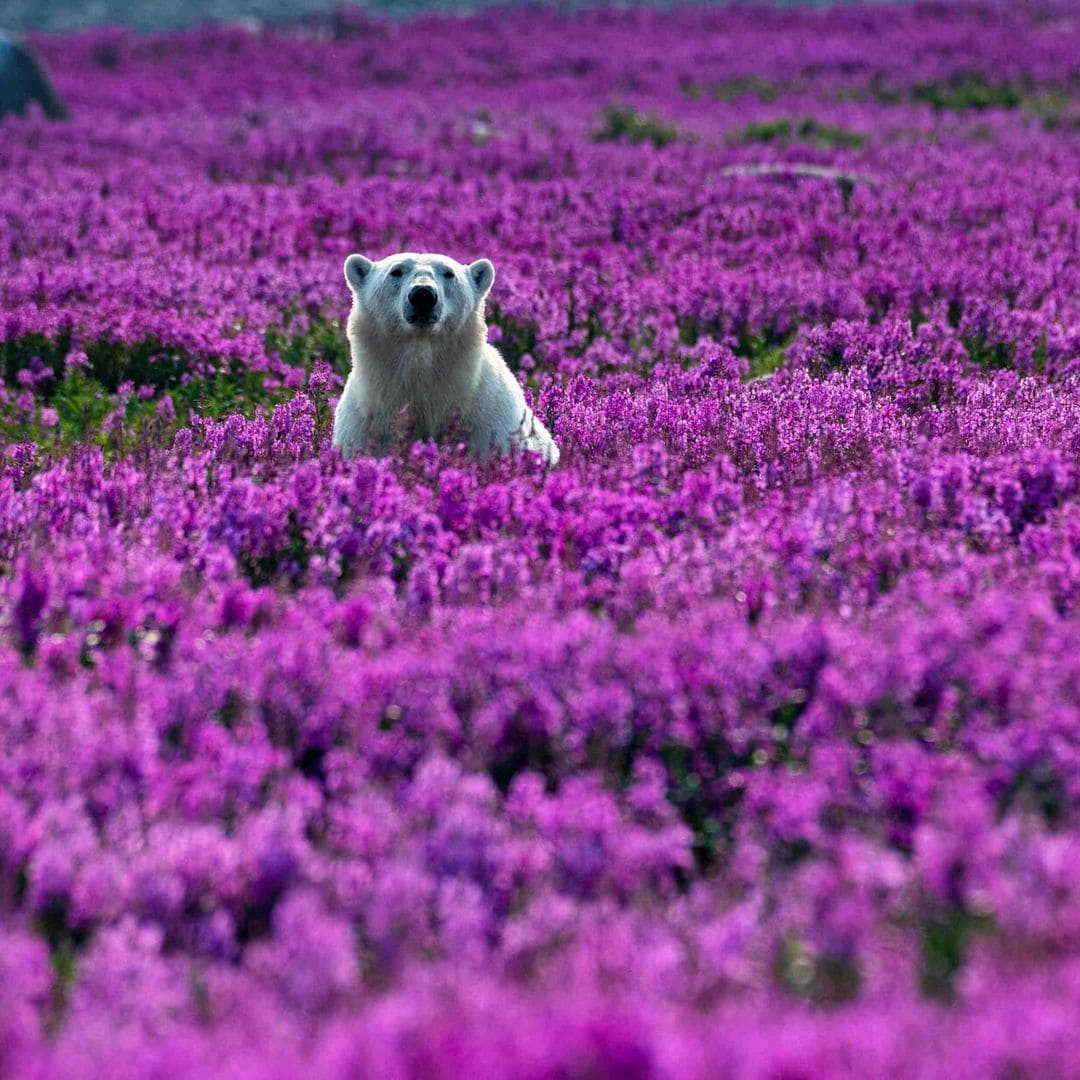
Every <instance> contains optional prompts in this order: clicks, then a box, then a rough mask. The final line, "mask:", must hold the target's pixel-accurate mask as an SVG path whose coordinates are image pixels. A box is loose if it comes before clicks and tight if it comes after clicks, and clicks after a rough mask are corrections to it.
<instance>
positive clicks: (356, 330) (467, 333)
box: [334, 251, 559, 465]
mask: <svg viewBox="0 0 1080 1080" xmlns="http://www.w3.org/2000/svg"><path fill="white" fill-rule="evenodd" d="M345 280H346V281H347V282H348V284H349V288H350V289H351V290H352V294H353V306H352V313H351V314H350V316H349V324H348V331H347V332H348V338H349V345H350V347H351V350H352V372H351V373H350V375H349V378H348V381H347V382H346V383H345V389H344V391H343V392H342V395H341V400H340V401H339V402H338V406H337V411H336V412H335V414H334V445H335V446H337V447H340V448H341V450H342V452H343V453H344V454H345V456H346V457H351V456H352V455H353V454H355V453H357V452H358V451H367V452H373V453H377V454H380V453H385V452H386V450H387V449H388V447H389V444H390V441H391V438H392V435H393V429H394V426H395V424H396V423H397V421H398V418H399V417H400V416H401V414H402V412H403V410H407V411H408V413H409V417H410V419H411V420H412V423H413V424H414V425H415V431H416V434H417V435H418V436H419V437H421V438H432V439H437V438H438V437H439V436H440V435H441V434H442V433H443V432H444V431H445V430H446V428H447V426H448V425H449V424H450V423H451V421H455V422H459V423H460V424H461V425H462V428H463V432H464V434H465V436H466V437H467V439H468V445H469V450H470V452H471V453H472V454H474V455H476V456H478V457H483V456H485V455H487V454H488V453H490V452H491V451H493V450H500V451H502V452H504V453H505V452H507V451H509V450H511V449H512V448H518V449H522V450H538V451H540V452H541V453H542V454H543V455H544V458H545V460H546V461H547V463H548V464H549V465H554V464H556V462H558V460H559V450H558V447H557V446H556V445H555V443H554V441H553V440H552V438H551V435H550V433H549V432H548V430H547V428H545V427H544V425H543V424H542V423H541V422H540V421H539V420H538V419H537V418H536V417H535V416H534V415H533V411H532V409H530V408H529V407H528V405H526V403H525V395H524V393H522V390H521V387H520V386H519V385H518V382H517V379H515V378H514V376H513V374H512V372H511V371H510V369H509V368H508V367H507V366H506V361H505V360H503V358H502V356H500V355H499V352H498V350H497V349H495V348H494V347H493V346H491V345H489V344H488V342H487V324H486V322H485V321H484V298H485V297H486V296H487V294H488V291H489V290H490V288H491V285H492V282H493V281H494V280H495V268H494V267H493V266H492V265H491V262H490V261H489V260H487V259H478V260H477V261H476V262H474V263H470V264H469V265H468V266H463V265H462V264H461V263H458V262H455V261H454V260H453V259H450V258H448V257H447V256H445V255H433V254H418V253H416V252H409V251H405V252H401V253H399V254H397V255H390V256H388V257H387V258H385V259H381V260H379V261H378V262H372V260H370V259H367V258H365V257H364V256H363V255H350V256H349V257H348V258H347V259H346V260H345ZM414 301H415V303H414Z"/></svg>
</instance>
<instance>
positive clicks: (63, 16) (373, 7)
mask: <svg viewBox="0 0 1080 1080" xmlns="http://www.w3.org/2000/svg"><path fill="white" fill-rule="evenodd" d="M599 2H600V0H557V2H556V3H538V2H537V0H365V2H363V3H355V2H354V3H341V2H340V0H339V2H334V0H138V2H133V0H0V32H3V31H5V30H6V31H8V32H14V33H29V32H39V33H41V32H44V33H70V32H73V31H78V30H86V29H90V28H91V27H95V26H126V27H130V28H131V29H134V30H172V29H180V28H183V27H190V26H197V25H199V24H200V23H206V22H213V23H235V22H245V21H257V22H265V23H289V22H296V21H299V20H304V19H309V18H318V17H324V16H331V15H333V14H334V13H335V12H336V11H342V10H351V11H366V12H369V13H370V14H372V15H380V16H386V17H390V18H407V17H408V16H411V15H419V14H421V13H424V12H444V13H450V12H461V13H465V12H470V11H476V10H479V9H482V8H487V7H527V6H535V7H558V8H562V9H565V10H571V9H574V8H584V7H596V6H598V3H599ZM699 2H700V0H699ZM705 2H706V3H708V4H709V6H723V5H731V4H741V3H746V2H748V0H705ZM749 2H754V0H749ZM756 2H758V3H762V4H764V5H765V6H770V7H835V6H849V5H850V4H851V3H858V2H859V0H756ZM861 2H862V3H864V4H866V3H883V2H889V0H861ZM891 2H903V0H891ZM607 6H614V7H668V6H671V3H670V0H618V2H616V3H612V4H608V5H607Z"/></svg>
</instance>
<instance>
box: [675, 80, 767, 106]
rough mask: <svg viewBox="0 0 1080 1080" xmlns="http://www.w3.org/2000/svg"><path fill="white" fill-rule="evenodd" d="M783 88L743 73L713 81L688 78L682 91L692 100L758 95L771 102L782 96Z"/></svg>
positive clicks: (724, 99)
mask: <svg viewBox="0 0 1080 1080" xmlns="http://www.w3.org/2000/svg"><path fill="white" fill-rule="evenodd" d="M782 89H783V88H782V87H780V86H779V85H778V84H776V83H771V82H769V81H768V80H767V79H762V78H760V77H759V76H757V75H741V76H739V77H737V78H734V79H722V80H721V81H720V82H712V83H699V82H694V81H693V80H691V79H687V80H685V81H684V82H683V83H682V92H683V94H684V95H685V96H686V97H688V98H689V99H690V100H691V101H698V100H700V99H701V98H706V97H707V98H712V99H713V100H714V101H738V99H739V98H744V97H756V98H757V99H758V100H759V101H766V102H771V101H775V100H776V99H777V98H778V97H779V96H780V94H781V92H782Z"/></svg>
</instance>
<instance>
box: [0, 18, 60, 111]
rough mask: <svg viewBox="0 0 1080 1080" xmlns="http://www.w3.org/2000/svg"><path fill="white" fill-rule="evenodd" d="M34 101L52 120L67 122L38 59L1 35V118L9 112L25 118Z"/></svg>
mask: <svg viewBox="0 0 1080 1080" xmlns="http://www.w3.org/2000/svg"><path fill="white" fill-rule="evenodd" d="M34 101H36V102H37V103H38V104H39V105H40V106H41V107H42V109H44V110H45V115H46V116H47V117H48V118H49V119H50V120H63V119H66V117H67V115H68V111H67V107H66V106H65V105H64V102H63V100H62V99H61V97H60V95H59V94H58V93H57V91H56V87H55V86H53V84H52V80H51V79H50V78H49V76H48V75H47V74H46V73H45V69H44V68H43V67H42V65H41V61H40V60H39V59H38V58H37V56H35V55H34V53H33V52H31V50H30V49H29V48H27V47H26V46H25V45H23V44H22V43H21V42H18V41H16V40H15V39H14V38H11V37H8V36H7V34H0V117H2V116H6V115H7V114H8V113H16V114H18V115H19V116H22V115H23V114H24V113H25V112H26V107H27V105H29V104H30V103H31V102H34Z"/></svg>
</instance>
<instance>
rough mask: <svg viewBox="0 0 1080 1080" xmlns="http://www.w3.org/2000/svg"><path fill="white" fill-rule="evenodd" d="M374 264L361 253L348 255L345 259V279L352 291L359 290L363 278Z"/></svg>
mask: <svg viewBox="0 0 1080 1080" xmlns="http://www.w3.org/2000/svg"><path fill="white" fill-rule="evenodd" d="M374 265H375V264H374V263H373V262H372V261H371V260H370V259H365V258H364V256H363V255H350V256H349V257H348V258H347V259H346V260H345V280H346V281H347V282H348V283H349V288H350V289H352V290H353V292H359V291H360V287H361V286H362V285H363V284H364V278H365V277H367V275H368V271H370V270H371V268H372V267H373V266H374Z"/></svg>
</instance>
